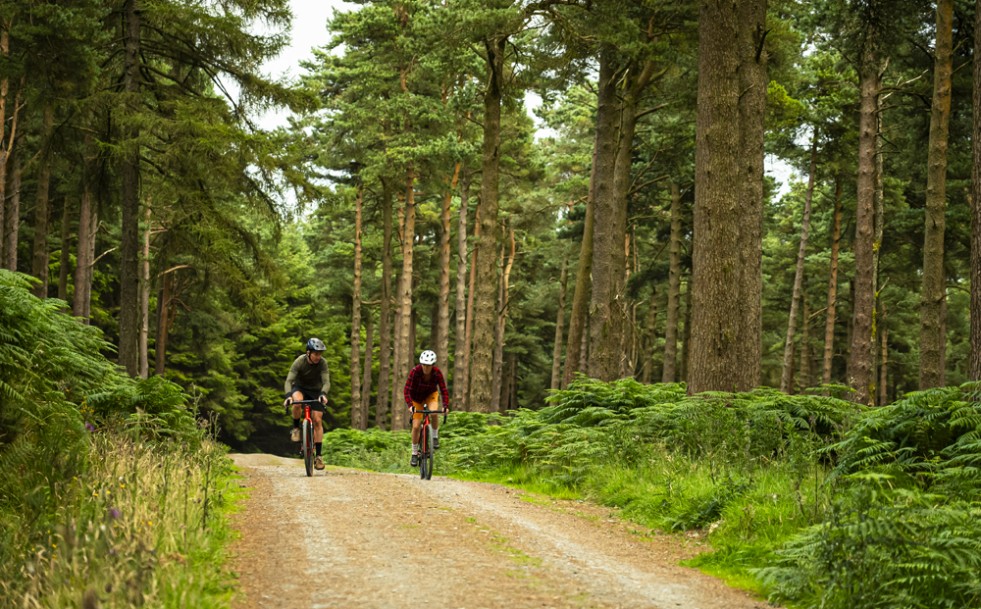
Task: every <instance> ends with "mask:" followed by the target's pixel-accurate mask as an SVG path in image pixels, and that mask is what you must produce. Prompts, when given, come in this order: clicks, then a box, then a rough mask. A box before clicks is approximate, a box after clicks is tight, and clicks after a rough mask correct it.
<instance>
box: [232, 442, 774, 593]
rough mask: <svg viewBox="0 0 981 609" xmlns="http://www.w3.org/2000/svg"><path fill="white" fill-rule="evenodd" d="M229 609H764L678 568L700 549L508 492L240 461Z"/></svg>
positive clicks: (276, 460) (601, 512)
mask: <svg viewBox="0 0 981 609" xmlns="http://www.w3.org/2000/svg"><path fill="white" fill-rule="evenodd" d="M232 458H233V460H234V461H235V463H236V465H237V466H238V467H239V468H240V471H241V473H242V476H243V480H242V484H243V486H246V487H248V488H249V489H250V490H249V493H250V495H249V498H248V499H247V500H246V501H245V505H244V509H243V510H242V511H241V512H239V513H238V514H236V515H235V517H234V526H235V528H236V529H237V530H238V531H239V534H240V538H239V539H238V540H237V541H236V542H235V543H234V544H233V546H232V551H233V556H232V568H233V570H234V571H235V572H236V573H237V574H238V577H239V586H240V589H239V593H238V594H237V595H236V598H235V601H234V604H233V608H234V609H267V608H268V609H273V608H275V609H280V608H282V609H293V608H296V609H299V608H304V609H306V608H310V609H328V608H334V607H338V608H340V607H361V608H366V609H376V608H377V609H401V608H406V609H408V608H410V607H412V608H416V607H418V606H419V605H420V600H419V595H420V594H421V593H424V594H425V595H426V596H427V601H426V603H425V604H426V605H427V606H429V607H443V608H461V609H462V608H465V609H497V608H500V609H525V608H532V607H534V608H542V607H568V608H582V609H586V608H590V609H592V608H597V609H600V608H604V609H605V608H610V609H612V608H621V609H634V608H637V609H639V608H657V609H761V608H763V607H766V606H767V604H766V603H765V602H764V601H760V600H758V599H754V598H752V597H751V596H749V595H748V594H746V593H745V592H742V591H738V590H733V589H731V588H728V587H727V586H725V585H724V584H723V583H722V582H720V581H719V580H717V579H715V578H712V577H710V576H707V575H705V574H703V573H700V572H699V571H697V570H695V569H690V568H685V567H681V566H678V564H677V563H678V561H680V560H683V559H684V558H688V557H691V556H694V555H695V554H697V553H698V552H699V551H703V550H704V549H705V548H704V547H703V546H702V545H701V544H700V542H698V541H697V540H686V539H684V538H679V537H677V536H670V535H657V534H654V533H652V532H650V531H647V530H643V529H641V528H640V527H637V526H634V525H630V524H628V523H625V522H623V521H621V520H619V519H617V518H616V517H615V514H613V513H612V512H611V510H610V509H608V508H603V507H600V506H595V505H592V504H589V503H586V502H578V501H558V500H552V499H548V498H543V497H540V496H537V495H530V494H528V493H525V492H523V491H518V490H514V489H510V488H507V487H503V486H498V485H492V484H484V483H477V482H462V481H458V480H452V479H448V478H440V477H436V478H434V479H433V480H429V481H426V480H420V479H419V478H418V477H417V476H410V475H395V474H379V473H371V472H365V471H359V470H351V469H339V468H328V469H327V470H325V472H317V474H316V475H315V476H314V477H312V478H308V477H307V476H306V475H305V473H304V471H303V466H302V463H300V462H299V461H297V460H294V459H285V458H281V457H275V456H271V455H241V454H239V455H232Z"/></svg>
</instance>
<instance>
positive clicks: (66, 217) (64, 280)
mask: <svg viewBox="0 0 981 609" xmlns="http://www.w3.org/2000/svg"><path fill="white" fill-rule="evenodd" d="M71 202H72V198H71V197H65V198H64V199H63V200H62V208H61V229H60V230H61V249H60V250H59V253H58V300H63V301H65V302H68V274H69V269H70V268H71V243H72V234H73V232H72V212H73V211H75V210H74V206H73V205H72V203H71Z"/></svg>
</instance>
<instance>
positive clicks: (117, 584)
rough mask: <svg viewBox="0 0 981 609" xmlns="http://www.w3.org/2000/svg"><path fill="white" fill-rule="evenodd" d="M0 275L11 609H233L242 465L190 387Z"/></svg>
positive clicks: (0, 592)
mask: <svg viewBox="0 0 981 609" xmlns="http://www.w3.org/2000/svg"><path fill="white" fill-rule="evenodd" d="M28 288H29V279H28V278H26V277H25V276H23V275H17V274H14V273H10V272H8V271H3V270H0V607H3V608H6V607H16V608H18V609H21V608H23V609H36V608H51V609H55V608H58V609H61V608H64V607H83V608H84V609H95V608H96V607H101V608H113V607H120V608H121V607H173V608H175V609H176V608H178V607H181V608H183V607H204V608H208V607H225V606H227V604H228V597H229V594H230V588H229V585H228V576H227V575H226V574H225V573H223V572H222V571H221V563H222V560H221V552H222V548H223V545H224V543H225V542H226V541H227V538H228V529H227V524H226V519H225V511H226V510H227V509H228V503H227V499H228V497H229V495H230V488H233V487H231V486H230V483H229V480H230V471H231V470H230V462H229V461H228V459H227V458H226V457H225V456H224V449H223V448H222V447H221V446H219V445H218V444H217V443H216V442H214V441H213V439H212V437H211V436H210V435H209V432H208V429H207V428H206V427H207V426H206V425H199V423H198V422H197V421H196V420H195V415H194V410H193V408H192V406H191V405H190V404H189V403H188V399H187V396H185V395H184V394H183V393H182V392H181V390H180V388H179V387H177V386H176V385H174V384H173V383H170V382H168V381H166V380H164V379H161V378H158V377H154V378H151V379H149V380H138V379H131V378H129V377H127V376H126V375H124V374H122V373H121V372H120V371H119V370H117V368H116V366H115V365H114V364H112V363H111V362H109V361H108V360H107V359H106V358H105V357H104V356H103V355H102V353H108V352H110V351H111V347H110V346H109V345H108V344H106V343H105V341H103V340H102V337H101V335H100V334H99V332H98V330H97V329H95V328H93V327H90V326H84V325H82V324H80V323H78V321H77V320H74V319H72V318H71V317H69V316H68V315H66V314H65V313H64V312H63V311H64V310H65V305H64V303H61V302H59V301H56V300H53V299H48V300H40V299H38V298H36V297H34V296H32V295H31V294H30V292H29V291H28Z"/></svg>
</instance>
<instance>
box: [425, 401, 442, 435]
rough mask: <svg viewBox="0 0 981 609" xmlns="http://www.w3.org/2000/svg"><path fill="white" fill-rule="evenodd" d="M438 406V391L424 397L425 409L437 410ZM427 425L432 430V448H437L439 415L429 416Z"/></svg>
mask: <svg viewBox="0 0 981 609" xmlns="http://www.w3.org/2000/svg"><path fill="white" fill-rule="evenodd" d="M438 408H439V392H438V391H435V392H433V394H432V395H431V396H429V397H428V398H426V409H428V410H437V409H438ZM429 426H430V428H431V429H432V430H433V448H439V415H435V414H434V415H430V416H429Z"/></svg>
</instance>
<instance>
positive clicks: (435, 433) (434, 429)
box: [433, 427, 439, 438]
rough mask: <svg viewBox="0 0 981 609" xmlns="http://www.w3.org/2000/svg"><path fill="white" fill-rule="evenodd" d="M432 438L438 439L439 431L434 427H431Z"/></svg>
mask: <svg viewBox="0 0 981 609" xmlns="http://www.w3.org/2000/svg"><path fill="white" fill-rule="evenodd" d="M433 437H434V438H438V437H439V430H438V429H436V428H435V427H433Z"/></svg>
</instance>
